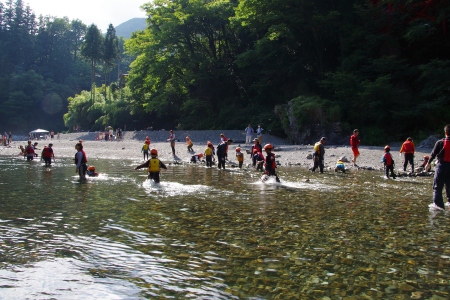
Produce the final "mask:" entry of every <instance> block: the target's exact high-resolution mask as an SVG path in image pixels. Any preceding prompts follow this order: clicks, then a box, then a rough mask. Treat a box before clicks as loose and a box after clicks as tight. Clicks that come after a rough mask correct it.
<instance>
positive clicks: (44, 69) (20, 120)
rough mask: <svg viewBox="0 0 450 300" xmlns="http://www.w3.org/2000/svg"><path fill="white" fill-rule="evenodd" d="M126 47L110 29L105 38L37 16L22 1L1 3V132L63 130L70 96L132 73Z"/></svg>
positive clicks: (93, 28)
mask: <svg viewBox="0 0 450 300" xmlns="http://www.w3.org/2000/svg"><path fill="white" fill-rule="evenodd" d="M89 38H91V40H89ZM123 44H124V41H123V39H119V38H117V37H116V36H115V30H114V27H113V26H112V25H110V27H109V29H108V32H107V34H106V35H105V36H103V34H102V33H101V32H100V31H99V30H98V28H97V27H96V26H95V25H91V26H87V25H85V24H83V23H82V22H81V21H80V20H68V19H67V18H57V17H50V16H45V17H43V16H39V17H37V16H36V15H35V14H34V12H33V10H32V9H31V8H30V7H29V6H25V5H24V3H23V1H21V0H16V1H12V0H9V1H6V3H2V2H0V128H1V129H2V130H6V131H15V132H17V131H25V132H26V131H27V130H31V129H35V128H37V127H42V128H46V129H48V130H56V131H62V130H64V129H65V128H66V126H65V125H64V121H63V115H64V114H65V113H67V106H68V100H67V99H68V98H69V97H70V96H73V95H75V94H77V93H80V92H81V91H82V90H91V86H92V84H94V83H95V84H96V85H97V86H101V85H102V84H103V85H109V84H110V82H117V80H118V74H119V73H126V72H128V66H129V64H130V62H131V60H132V59H131V58H130V57H129V56H127V55H124V54H123ZM111 49H112V50H111ZM113 67H114V70H113Z"/></svg>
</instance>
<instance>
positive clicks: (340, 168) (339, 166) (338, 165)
mask: <svg viewBox="0 0 450 300" xmlns="http://www.w3.org/2000/svg"><path fill="white" fill-rule="evenodd" d="M334 171H335V172H337V171H342V173H345V164H344V161H343V157H341V158H339V160H338V161H337V162H336V167H335V168H334Z"/></svg>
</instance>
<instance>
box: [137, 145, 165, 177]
mask: <svg viewBox="0 0 450 300" xmlns="http://www.w3.org/2000/svg"><path fill="white" fill-rule="evenodd" d="M150 156H151V158H150V159H149V160H147V161H146V162H145V163H143V164H142V165H140V166H137V167H136V168H134V169H135V170H139V169H142V168H148V179H153V181H154V182H155V183H159V181H160V180H159V172H160V171H161V169H165V170H167V167H166V165H165V164H163V162H162V161H160V160H159V159H158V150H156V149H154V148H153V149H151V150H150Z"/></svg>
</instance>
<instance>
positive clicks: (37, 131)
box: [30, 129, 49, 134]
mask: <svg viewBox="0 0 450 300" xmlns="http://www.w3.org/2000/svg"><path fill="white" fill-rule="evenodd" d="M41 133H44V134H45V133H49V131H48V130H45V129H36V130H33V131H30V134H41Z"/></svg>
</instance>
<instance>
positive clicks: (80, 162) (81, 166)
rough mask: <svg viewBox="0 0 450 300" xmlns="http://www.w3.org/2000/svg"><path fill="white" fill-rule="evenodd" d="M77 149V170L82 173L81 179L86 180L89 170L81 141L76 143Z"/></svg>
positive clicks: (79, 173)
mask: <svg viewBox="0 0 450 300" xmlns="http://www.w3.org/2000/svg"><path fill="white" fill-rule="evenodd" d="M75 149H76V150H77V153H76V154H75V165H76V170H75V172H76V173H78V175H80V180H86V171H87V165H86V163H87V158H86V153H85V152H84V151H83V145H82V144H81V143H77V144H76V145H75Z"/></svg>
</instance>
